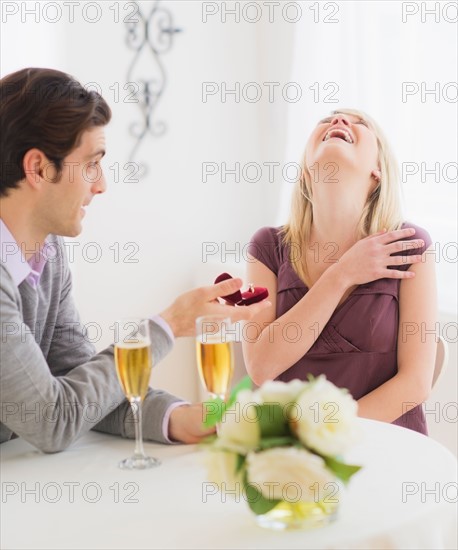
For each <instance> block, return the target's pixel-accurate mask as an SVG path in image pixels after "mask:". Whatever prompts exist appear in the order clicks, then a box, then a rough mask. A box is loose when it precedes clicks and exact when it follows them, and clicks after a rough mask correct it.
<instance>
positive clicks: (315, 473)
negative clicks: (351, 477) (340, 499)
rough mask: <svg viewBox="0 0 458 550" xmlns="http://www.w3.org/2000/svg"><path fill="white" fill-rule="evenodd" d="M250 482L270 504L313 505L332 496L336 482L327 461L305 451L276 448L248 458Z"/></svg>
mask: <svg viewBox="0 0 458 550" xmlns="http://www.w3.org/2000/svg"><path fill="white" fill-rule="evenodd" d="M247 474H248V481H249V482H250V483H251V484H253V485H255V487H256V488H257V489H258V490H259V491H261V493H262V495H263V497H265V498H267V499H269V500H286V501H290V502H298V501H303V502H310V501H317V500H323V498H324V497H325V496H326V495H328V494H330V493H333V492H334V491H333V489H334V487H333V485H327V484H329V483H332V484H337V481H336V478H335V477H334V475H333V474H332V472H330V471H329V470H328V469H327V468H326V467H325V463H324V460H323V459H322V458H321V457H319V456H317V455H314V454H312V453H310V452H309V451H306V450H305V449H297V448H296V447H274V448H272V449H268V450H266V451H262V452H260V453H250V454H249V455H248V457H247Z"/></svg>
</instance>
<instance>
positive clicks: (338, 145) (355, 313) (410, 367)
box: [243, 110, 436, 434]
mask: <svg viewBox="0 0 458 550" xmlns="http://www.w3.org/2000/svg"><path fill="white" fill-rule="evenodd" d="M398 185H399V184H398V177H397V170H396V166H395V161H394V159H393V157H392V155H391V152H390V150H389V147H388V144H387V142H386V139H385V138H384V136H383V134H382V132H381V130H380V129H379V127H378V126H377V125H376V123H375V122H374V121H373V120H371V119H370V118H369V117H368V116H367V115H365V114H363V113H361V112H358V111H353V110H341V111H338V112H336V113H334V114H333V115H332V116H330V117H328V118H325V119H324V120H321V121H320V122H319V123H318V125H317V126H316V128H315V129H314V130H313V132H312V134H311V136H310V138H309V140H308V142H307V146H306V149H305V154H304V158H303V163H302V175H301V177H300V179H299V181H298V183H297V186H296V189H295V192H294V196H293V202H292V209H291V214H290V219H289V222H288V224H287V225H285V226H283V227H279V228H272V227H265V228H262V229H260V230H259V231H258V232H257V233H256V234H255V235H254V237H253V239H252V241H251V243H250V247H249V254H250V258H249V260H250V261H249V263H248V280H249V281H254V282H255V283H256V285H257V286H264V287H267V288H268V290H269V295H270V298H269V300H271V302H272V307H271V308H268V309H266V310H263V312H262V313H261V314H259V316H258V317H257V318H256V322H257V323H259V326H260V327H264V328H263V330H262V332H261V333H260V335H259V338H257V339H256V341H253V340H251V341H245V342H244V343H243V351H244V357H245V363H246V366H247V370H248V372H249V374H250V376H251V377H252V379H253V381H254V382H255V383H257V384H261V383H262V382H264V381H266V380H272V379H277V380H282V381H289V380H292V379H294V378H300V379H307V375H308V374H309V373H311V374H313V375H315V376H317V375H319V374H325V375H326V377H327V378H328V379H329V380H330V381H331V382H333V383H334V384H336V385H337V386H339V387H344V388H348V389H349V391H350V392H351V394H352V395H353V397H354V398H355V399H357V400H358V414H359V415H360V416H362V417H366V418H372V419H375V420H382V421H385V422H393V423H395V424H399V425H401V426H404V427H407V428H411V429H413V430H416V431H418V432H421V433H425V434H426V433H427V429H426V421H425V417H424V413H423V410H422V406H421V403H423V401H425V400H426V399H427V397H428V395H429V392H430V389H431V381H432V376H433V369H434V359H435V352H436V339H435V337H434V334H431V332H432V331H433V329H434V327H435V326H436V325H435V323H436V288H435V274H434V254H428V253H426V254H425V251H427V249H428V248H429V247H430V245H431V239H430V237H429V235H428V233H427V232H426V231H425V230H424V229H421V228H420V227H418V226H416V225H414V224H412V223H409V222H405V221H404V220H403V218H402V216H401V214H400V206H399V198H398ZM428 331H430V333H428Z"/></svg>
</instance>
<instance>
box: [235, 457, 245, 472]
mask: <svg viewBox="0 0 458 550" xmlns="http://www.w3.org/2000/svg"><path fill="white" fill-rule="evenodd" d="M245 461H246V456H244V455H239V454H238V455H237V459H236V464H235V473H236V474H238V473H239V472H240V471H241V470H242V468H243V467H244V466H245Z"/></svg>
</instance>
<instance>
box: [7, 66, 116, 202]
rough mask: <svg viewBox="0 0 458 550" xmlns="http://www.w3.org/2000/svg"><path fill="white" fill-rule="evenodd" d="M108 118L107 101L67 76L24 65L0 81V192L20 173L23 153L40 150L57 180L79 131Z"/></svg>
mask: <svg viewBox="0 0 458 550" xmlns="http://www.w3.org/2000/svg"><path fill="white" fill-rule="evenodd" d="M110 119H111V110H110V107H109V106H108V104H107V103H106V101H105V100H104V99H103V98H102V96H101V95H100V94H98V93H97V92H95V91H88V90H86V89H85V88H84V87H83V86H82V85H81V84H80V83H79V82H78V81H77V80H75V79H74V78H73V77H71V76H70V75H68V74H65V73H63V72H61V71H56V70H53V69H39V68H28V69H22V70H20V71H17V72H15V73H11V74H9V75H7V76H5V77H4V78H2V79H1V80H0V196H6V195H7V194H8V189H14V188H15V187H17V186H18V183H19V181H20V180H22V179H23V178H24V177H25V173H24V168H23V159H24V155H25V154H26V152H27V151H29V150H30V149H34V148H37V149H39V150H40V151H42V152H43V153H44V154H45V155H46V157H47V158H48V159H49V161H50V162H51V163H53V164H54V165H55V167H56V170H57V174H56V181H57V180H58V179H59V178H60V176H61V174H62V169H63V160H64V158H65V157H66V156H67V155H68V154H69V153H70V152H71V151H72V150H73V149H74V148H75V147H78V145H79V143H80V141H81V136H82V134H83V133H84V132H85V131H86V130H89V129H91V128H93V127H94V126H105V125H106V124H108V122H109V121H110Z"/></svg>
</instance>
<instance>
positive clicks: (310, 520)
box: [256, 499, 339, 530]
mask: <svg viewBox="0 0 458 550" xmlns="http://www.w3.org/2000/svg"><path fill="white" fill-rule="evenodd" d="M338 508H339V501H338V500H337V499H335V500H334V499H329V501H326V499H325V500H322V501H319V502H314V501H311V502H303V501H298V502H287V501H281V502H279V503H278V504H277V505H276V506H275V507H274V508H272V510H270V511H269V512H267V513H266V514H261V515H257V516H256V522H257V524H258V525H259V526H261V527H265V528H267V529H275V530H284V529H315V528H317V527H324V526H325V525H328V524H329V523H331V522H332V521H334V520H335V519H336V517H337V512H338Z"/></svg>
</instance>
